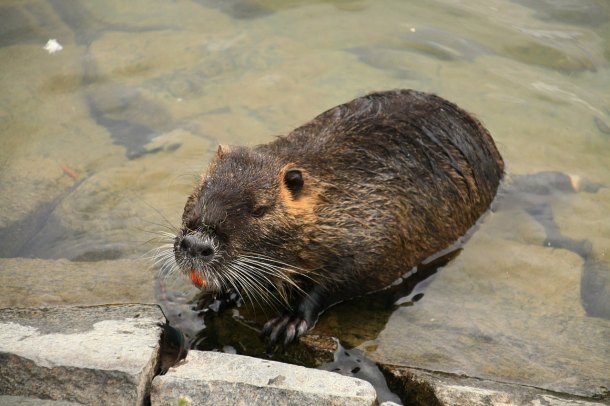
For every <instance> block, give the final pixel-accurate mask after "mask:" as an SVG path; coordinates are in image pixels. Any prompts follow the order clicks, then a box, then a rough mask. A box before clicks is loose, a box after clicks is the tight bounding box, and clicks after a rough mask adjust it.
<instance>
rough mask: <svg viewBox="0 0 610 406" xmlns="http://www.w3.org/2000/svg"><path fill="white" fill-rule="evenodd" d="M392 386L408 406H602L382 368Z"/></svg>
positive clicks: (494, 384)
mask: <svg viewBox="0 0 610 406" xmlns="http://www.w3.org/2000/svg"><path fill="white" fill-rule="evenodd" d="M383 369H384V370H385V372H386V375H387V377H388V381H389V383H390V386H391V387H393V388H394V390H396V391H397V392H400V395H401V398H402V400H403V401H405V404H408V405H427V406H428V405H435V406H442V405H451V406H488V405H489V406H491V405H528V406H542V405H546V406H602V405H603V403H598V402H597V401H596V400H591V399H584V398H577V397H573V396H570V395H565V394H558V393H552V392H548V391H545V390H543V389H540V388H535V387H528V386H523V385H513V384H505V383H501V382H495V381H489V380H483V379H474V378H469V377H464V376H455V375H447V374H440V373H434V372H429V371H421V370H417V369H412V368H404V367H392V366H386V367H384V368H383Z"/></svg>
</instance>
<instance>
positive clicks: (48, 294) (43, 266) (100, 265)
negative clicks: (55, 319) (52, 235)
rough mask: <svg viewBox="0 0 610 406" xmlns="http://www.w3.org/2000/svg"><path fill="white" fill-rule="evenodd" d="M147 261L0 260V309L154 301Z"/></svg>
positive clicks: (148, 302)
mask: <svg viewBox="0 0 610 406" xmlns="http://www.w3.org/2000/svg"><path fill="white" fill-rule="evenodd" d="M155 275H156V271H155V270H154V269H153V268H152V267H151V262H150V261H147V260H114V261H97V262H72V261H68V260H42V259H27V258H3V259H0V308H10V307H42V306H53V305H87V306H91V305H101V304H107V303H113V304H120V303H147V304H154V303H155V302H156V301H155V298H154V294H153V291H154V278H155Z"/></svg>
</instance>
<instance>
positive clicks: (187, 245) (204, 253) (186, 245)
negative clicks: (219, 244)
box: [180, 235, 214, 261]
mask: <svg viewBox="0 0 610 406" xmlns="http://www.w3.org/2000/svg"><path fill="white" fill-rule="evenodd" d="M180 248H181V249H182V250H183V251H184V252H185V253H186V254H187V255H189V256H190V257H193V258H201V259H203V260H204V261H210V260H211V259H212V258H213V257H214V247H213V246H212V243H211V242H210V241H206V240H203V239H200V238H197V237H196V236H194V235H187V236H184V238H183V239H182V241H180Z"/></svg>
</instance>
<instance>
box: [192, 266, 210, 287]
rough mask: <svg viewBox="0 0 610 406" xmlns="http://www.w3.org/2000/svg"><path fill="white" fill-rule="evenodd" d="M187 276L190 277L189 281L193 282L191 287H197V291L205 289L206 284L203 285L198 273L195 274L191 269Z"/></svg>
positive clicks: (201, 277)
mask: <svg viewBox="0 0 610 406" xmlns="http://www.w3.org/2000/svg"><path fill="white" fill-rule="evenodd" d="M189 276H190V277H191V281H192V282H193V285H195V286H197V287H198V288H199V289H205V287H206V285H207V284H206V283H205V280H204V279H203V276H201V274H200V273H199V272H197V271H195V270H194V269H193V270H192V271H191V272H190V273H189Z"/></svg>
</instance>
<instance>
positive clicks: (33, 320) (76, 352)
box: [0, 305, 162, 405]
mask: <svg viewBox="0 0 610 406" xmlns="http://www.w3.org/2000/svg"><path fill="white" fill-rule="evenodd" d="M161 320H162V314H161V312H160V310H159V308H158V307H157V306H145V305H113V306H91V307H60V308H38V309H32V308H30V309H4V310H0V395H13V396H26V397H33V398H44V399H51V400H63V401H70V402H79V403H85V404H91V405H98V404H117V405H118V404H125V405H135V404H143V402H144V400H145V398H146V396H147V394H148V391H149V386H150V381H151V380H152V376H153V374H154V372H155V368H156V361H157V354H158V350H159V348H158V346H159V333H160V328H159V327H158V326H157V323H158V322H160V321H161Z"/></svg>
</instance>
